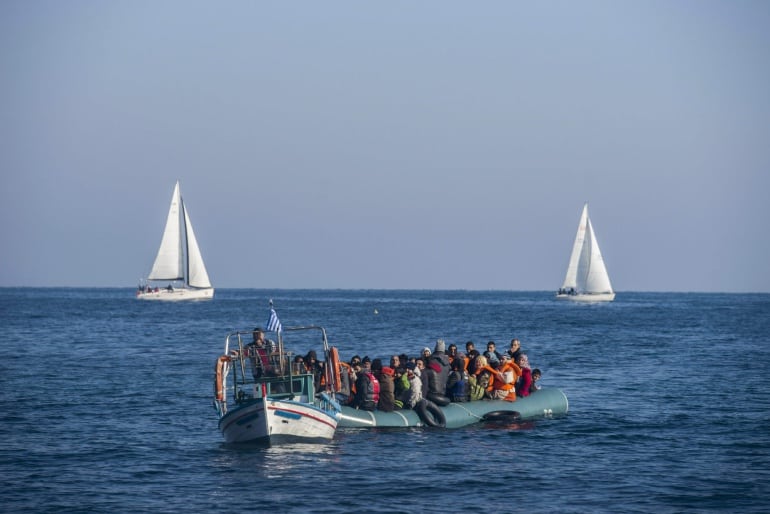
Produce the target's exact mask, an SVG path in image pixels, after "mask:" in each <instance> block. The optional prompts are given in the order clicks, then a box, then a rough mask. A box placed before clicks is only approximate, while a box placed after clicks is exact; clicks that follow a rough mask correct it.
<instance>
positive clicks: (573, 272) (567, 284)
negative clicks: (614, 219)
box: [561, 204, 588, 289]
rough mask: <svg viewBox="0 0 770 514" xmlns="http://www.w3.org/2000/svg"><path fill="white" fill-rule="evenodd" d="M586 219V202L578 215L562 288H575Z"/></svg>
mask: <svg viewBox="0 0 770 514" xmlns="http://www.w3.org/2000/svg"><path fill="white" fill-rule="evenodd" d="M587 220H588V204H585V205H584V206H583V213H582V214H581V215H580V222H579V223H578V229H577V234H575V242H574V243H573V245H572V253H571V254H570V257H569V264H568V265H567V274H566V276H565V277H564V283H563V284H562V286H561V287H562V289H577V276H578V264H579V263H580V262H579V261H580V256H581V254H582V252H583V242H584V240H585V236H586V221H587Z"/></svg>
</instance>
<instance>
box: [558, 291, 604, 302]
mask: <svg viewBox="0 0 770 514" xmlns="http://www.w3.org/2000/svg"><path fill="white" fill-rule="evenodd" d="M556 299H557V300H570V301H573V302H586V303H589V302H611V301H613V300H614V299H615V293H591V294H557V295H556Z"/></svg>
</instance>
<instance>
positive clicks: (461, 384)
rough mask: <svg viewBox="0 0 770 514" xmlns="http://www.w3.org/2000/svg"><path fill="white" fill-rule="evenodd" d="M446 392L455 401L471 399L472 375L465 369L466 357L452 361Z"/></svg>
mask: <svg viewBox="0 0 770 514" xmlns="http://www.w3.org/2000/svg"><path fill="white" fill-rule="evenodd" d="M446 394H447V396H448V397H449V399H450V400H451V401H453V402H468V401H470V376H469V375H468V372H467V371H466V370H465V359H455V360H453V361H452V371H450V372H449V379H448V380H447V383H446Z"/></svg>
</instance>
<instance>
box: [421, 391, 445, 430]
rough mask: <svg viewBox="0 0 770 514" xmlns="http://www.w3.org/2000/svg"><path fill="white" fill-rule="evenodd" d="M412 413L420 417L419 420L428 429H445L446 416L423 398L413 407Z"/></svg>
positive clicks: (437, 407)
mask: <svg viewBox="0 0 770 514" xmlns="http://www.w3.org/2000/svg"><path fill="white" fill-rule="evenodd" d="M414 411H415V412H416V413H417V415H418V416H419V417H420V420H421V421H422V422H423V423H425V424H426V425H427V426H429V427H438V428H445V427H446V416H444V411H442V410H441V408H440V407H439V406H438V405H436V404H435V403H433V402H432V401H430V400H426V399H425V398H423V399H422V400H420V401H419V402H417V405H415V406H414Z"/></svg>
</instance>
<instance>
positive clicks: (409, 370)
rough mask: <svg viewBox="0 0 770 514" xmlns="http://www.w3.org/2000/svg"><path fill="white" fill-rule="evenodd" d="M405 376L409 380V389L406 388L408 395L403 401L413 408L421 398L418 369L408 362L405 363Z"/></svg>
mask: <svg viewBox="0 0 770 514" xmlns="http://www.w3.org/2000/svg"><path fill="white" fill-rule="evenodd" d="M406 376H407V379H408V380H409V389H407V390H406V393H408V397H407V398H406V401H405V402H404V406H405V407H407V408H409V409H413V408H414V406H415V405H417V404H418V403H419V402H420V400H422V380H421V379H420V369H419V368H418V367H417V366H416V365H415V364H414V363H413V362H410V363H409V364H407V365H406Z"/></svg>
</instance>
